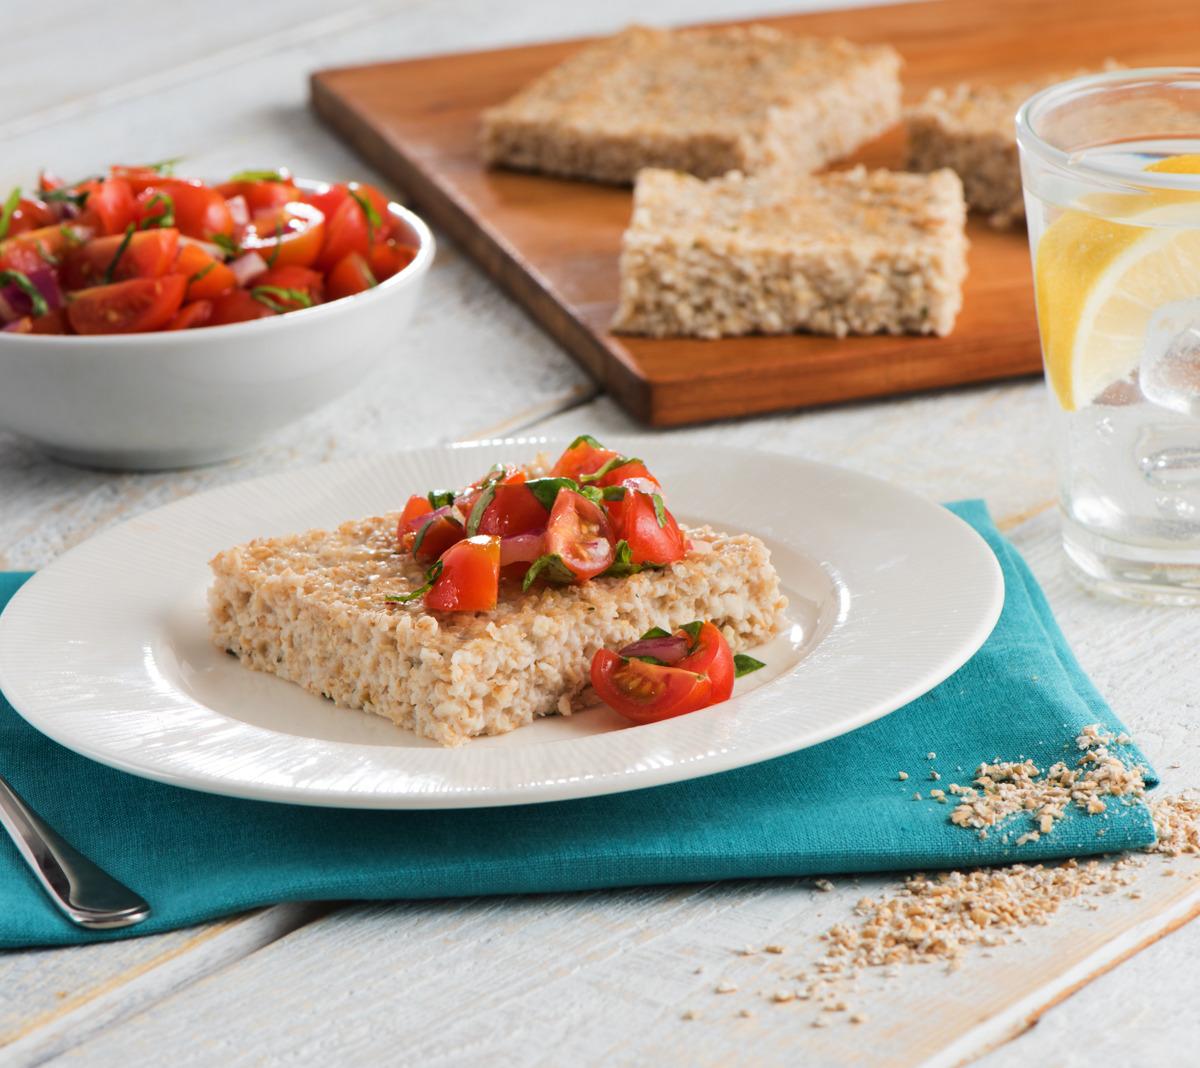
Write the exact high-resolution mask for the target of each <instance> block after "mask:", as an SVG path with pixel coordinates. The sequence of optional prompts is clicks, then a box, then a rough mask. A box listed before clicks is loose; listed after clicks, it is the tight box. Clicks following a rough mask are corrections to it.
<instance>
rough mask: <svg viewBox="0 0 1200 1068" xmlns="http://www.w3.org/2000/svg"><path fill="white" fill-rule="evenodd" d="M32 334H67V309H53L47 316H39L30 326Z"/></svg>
mask: <svg viewBox="0 0 1200 1068" xmlns="http://www.w3.org/2000/svg"><path fill="white" fill-rule="evenodd" d="M29 332H30V333H31V334H66V333H69V332H70V331H69V330H68V329H67V312H66V309H65V308H52V309H51V310H50V311H48V312H47V313H46V314H45V315H39V316H38V317H37V318H36V319H34V320H33V321H32V322H31V323H30V325H29Z"/></svg>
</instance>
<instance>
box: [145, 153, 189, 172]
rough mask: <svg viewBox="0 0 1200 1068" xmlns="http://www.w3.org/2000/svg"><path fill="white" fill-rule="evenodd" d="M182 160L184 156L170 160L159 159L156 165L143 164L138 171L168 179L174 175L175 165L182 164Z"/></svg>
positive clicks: (173, 157)
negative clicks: (151, 172) (153, 173)
mask: <svg viewBox="0 0 1200 1068" xmlns="http://www.w3.org/2000/svg"><path fill="white" fill-rule="evenodd" d="M184 159H185V157H184V156H172V157H171V158H170V159H160V160H159V161H158V162H157V163H145V164H143V165H142V167H141V168H140V169H141V170H147V171H154V172H155V173H156V174H161V175H163V176H164V177H169V176H170V175H172V174H174V173H175V164H176V163H182V162H183V161H184Z"/></svg>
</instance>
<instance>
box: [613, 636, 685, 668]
mask: <svg viewBox="0 0 1200 1068" xmlns="http://www.w3.org/2000/svg"><path fill="white" fill-rule="evenodd" d="M620 655H621V656H652V657H654V658H655V659H656V660H661V661H662V662H663V663H664V664H678V663H679V661H680V660H682V659H683V658H684V657H685V656H687V655H688V640H687V638H676V637H674V636H673V635H672V636H668V637H666V638H643V639H642V640H641V641H636V642H634V643H633V644H632V645H627V646H625V648H624V649H622V650H621V652H620Z"/></svg>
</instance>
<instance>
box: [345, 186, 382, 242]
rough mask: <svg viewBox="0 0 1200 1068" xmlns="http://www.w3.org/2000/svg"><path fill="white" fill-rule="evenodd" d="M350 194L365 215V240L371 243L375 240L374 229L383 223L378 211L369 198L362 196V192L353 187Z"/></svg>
mask: <svg viewBox="0 0 1200 1068" xmlns="http://www.w3.org/2000/svg"><path fill="white" fill-rule="evenodd" d="M350 195H351V196H352V197H353V198H354V199H355V201H356V202H357V203H358V206H359V207H360V208H362V210H363V214H364V215H365V216H366V217H367V241H369V242H372V243H373V242H374V241H375V231H376V230H378V229H379V228H380V227H381V226H382V225H383V220H382V219H381V218H380V217H379V212H377V211H376V210H375V205H374V204H372V203H371V201H370V199H369V198H367V197H365V196H363V195H362V193H360V192H358V191H357V190H355V189H351V190H350Z"/></svg>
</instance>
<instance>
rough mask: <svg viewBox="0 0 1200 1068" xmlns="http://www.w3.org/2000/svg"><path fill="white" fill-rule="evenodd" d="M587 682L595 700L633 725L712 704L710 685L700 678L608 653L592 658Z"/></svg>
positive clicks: (604, 650) (606, 650)
mask: <svg viewBox="0 0 1200 1068" xmlns="http://www.w3.org/2000/svg"><path fill="white" fill-rule="evenodd" d="M591 679H592V688H593V689H594V690H595V691H596V696H597V697H599V698H600V700H601V701H603V702H604V703H605V704H606V705H608V706H609V708H611V709H613V710H614V711H616V712H619V713H620V714H621V715H622V716H624V717H625V718H626V719H631V720H633V722H634V723H655V722H657V721H658V720H662V719H670V718H672V717H673V716H682V715H684V714H685V713H687V712H695V711H696V710H697V709H699V708H704V707H705V706H707V705H709V704H711V703H712V683H711V682H709V680H708V679H707V678H706V677H705V676H704V675H697V674H696V673H695V672H692V671H686V670H684V669H682V668H679V667H666V666H664V665H660V664H648V663H646V662H645V661H644V660H636V659H634V660H626V659H624V658H623V657H621V656H618V655H617V654H616V653H614V652H613V651H612V650H610V649H601V650H600V651H599V652H597V653H596V655H595V656H594V657H592V669H591Z"/></svg>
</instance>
